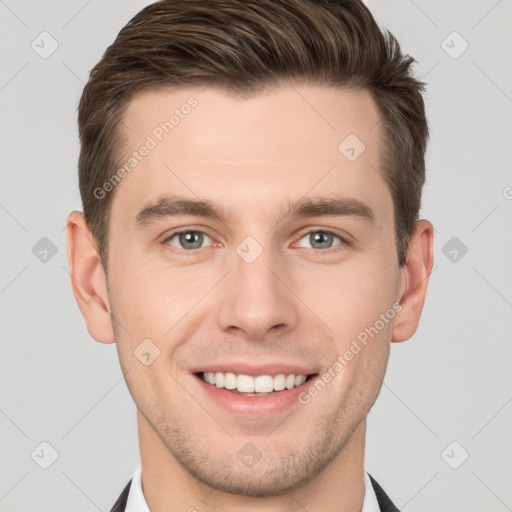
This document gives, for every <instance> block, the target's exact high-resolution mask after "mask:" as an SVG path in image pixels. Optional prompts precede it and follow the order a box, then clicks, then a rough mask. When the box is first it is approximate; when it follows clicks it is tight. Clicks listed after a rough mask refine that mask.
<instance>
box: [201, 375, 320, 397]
mask: <svg viewBox="0 0 512 512" xmlns="http://www.w3.org/2000/svg"><path fill="white" fill-rule="evenodd" d="M199 376H200V377H201V378H202V379H203V381H204V382H206V383H208V384H211V385H212V386H215V387H217V388H222V389H226V390H228V391H232V392H234V393H239V394H243V395H245V396H265V395H268V394H270V393H274V392H278V391H283V390H289V389H293V388H296V387H298V386H301V385H302V384H304V382H306V380H307V379H308V378H309V377H310V375H296V374H293V373H291V374H284V373H280V374H277V375H256V376H251V375H245V374H235V373H232V372H201V373H200V374H199Z"/></svg>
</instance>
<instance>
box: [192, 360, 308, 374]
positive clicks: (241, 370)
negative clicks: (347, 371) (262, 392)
mask: <svg viewBox="0 0 512 512" xmlns="http://www.w3.org/2000/svg"><path fill="white" fill-rule="evenodd" d="M191 372H192V373H205V372H223V373H227V372H230V373H235V374H237V375H250V376H252V377H257V376H258V375H279V374H281V373H284V374H285V375H290V374H294V375H312V374H315V373H318V372H317V370H315V369H314V368H312V367H307V366H300V365H293V364H282V363H268V364H259V365H254V364H249V363H243V362H238V363H226V362H223V363H217V364H215V363H209V364H206V365H202V366H198V367H196V368H192V369H191Z"/></svg>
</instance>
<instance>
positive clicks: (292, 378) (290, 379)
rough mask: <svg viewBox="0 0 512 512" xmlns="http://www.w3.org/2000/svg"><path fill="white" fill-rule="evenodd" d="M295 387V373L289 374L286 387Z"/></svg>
mask: <svg viewBox="0 0 512 512" xmlns="http://www.w3.org/2000/svg"><path fill="white" fill-rule="evenodd" d="M210 384H211V383H210ZM294 387H295V375H288V377H286V389H292V388H294Z"/></svg>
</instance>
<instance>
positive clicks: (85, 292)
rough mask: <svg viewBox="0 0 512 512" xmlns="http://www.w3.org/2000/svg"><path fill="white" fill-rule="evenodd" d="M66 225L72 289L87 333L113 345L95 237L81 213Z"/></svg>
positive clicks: (104, 279)
mask: <svg viewBox="0 0 512 512" xmlns="http://www.w3.org/2000/svg"><path fill="white" fill-rule="evenodd" d="M66 225H67V256H68V263H69V271H70V274H71V286H72V288H73V294H74V296H75V299H76V302H77V304H78V307H79V308H80V311H81V312H82V315H83V317H84V318H85V322H86V324H87V330H88V331H89V334H90V335H91V336H92V337H93V338H94V339H95V340H96V341H99V342H101V343H113V342H114V341H115V336H114V330H113V327H112V319H111V316H110V305H109V300H108V290H107V280H106V277H105V272H104V270H103V266H102V265H101V259H100V257H99V254H98V251H97V248H96V243H95V240H94V237H93V235H92V233H91V231H90V230H89V227H88V225H87V222H86V220H85V217H84V215H83V213H82V212H71V213H70V214H69V216H68V219H67V224H66Z"/></svg>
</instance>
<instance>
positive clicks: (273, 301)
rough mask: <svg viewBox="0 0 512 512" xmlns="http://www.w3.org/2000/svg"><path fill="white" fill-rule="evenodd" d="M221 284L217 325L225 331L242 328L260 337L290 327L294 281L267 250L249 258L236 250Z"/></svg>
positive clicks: (293, 315) (293, 316) (294, 311)
mask: <svg viewBox="0 0 512 512" xmlns="http://www.w3.org/2000/svg"><path fill="white" fill-rule="evenodd" d="M226 277H227V279H226V280H224V282H223V285H222V290H221V294H222V296H221V297H219V300H220V301H221V302H220V307H219V309H218V322H219V326H220V327H221V328H222V329H223V330H224V331H225V332H231V333H238V332H243V333H244V335H245V337H247V338H249V339H251V340H253V341H262V340H264V339H265V337H266V336H267V337H268V334H267V333H269V332H270V331H272V335H273V336H275V335H276V334H278V332H279V333H284V332H287V331H289V330H293V329H294V328H295V327H296V324H297V321H298V318H299V315H298V311H297V299H296V298H295V296H294V293H293V291H292V289H293V282H292V280H291V277H290V275H289V273H288V272H287V269H286V268H285V265H284V264H283V262H282V261H280V260H279V258H277V256H275V255H273V254H272V252H271V251H270V250H264V251H263V252H262V254H261V255H260V256H259V257H258V258H257V259H256V260H255V261H252V262H248V261H246V260H245V259H244V258H243V257H240V256H239V255H238V254H235V257H234V268H233V269H232V270H231V272H229V274H228V276H226Z"/></svg>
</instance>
